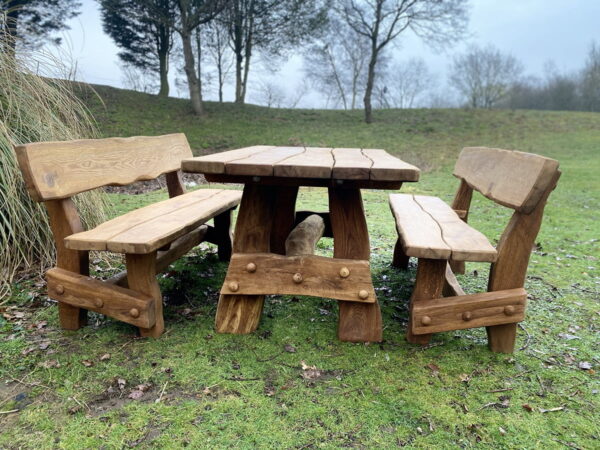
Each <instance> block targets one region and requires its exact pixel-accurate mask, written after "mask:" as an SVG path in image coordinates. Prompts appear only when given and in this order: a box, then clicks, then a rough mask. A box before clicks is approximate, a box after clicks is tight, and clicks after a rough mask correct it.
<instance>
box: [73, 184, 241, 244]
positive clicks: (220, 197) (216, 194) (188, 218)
mask: <svg viewBox="0 0 600 450" xmlns="http://www.w3.org/2000/svg"><path fill="white" fill-rule="evenodd" d="M241 195H242V194H241V192H239V191H234V190H225V189H199V190H197V191H194V192H190V193H188V194H184V195H179V196H177V197H173V198H170V199H168V200H164V201H161V202H158V203H154V204H152V205H148V206H145V207H143V208H140V209H137V210H134V211H131V212H129V213H126V214H124V215H122V216H119V217H116V218H114V219H112V220H109V221H108V222H105V223H103V224H101V225H99V226H97V227H96V228H94V229H92V230H89V231H84V232H81V233H76V234H73V235H71V236H69V237H67V238H66V239H65V245H66V247H67V248H70V249H73V250H108V251H112V252H116V253H138V254H145V253H150V252H153V251H155V250H157V249H159V248H161V247H162V246H164V245H165V244H168V243H170V242H172V241H174V240H175V239H177V238H179V237H180V236H183V235H184V234H186V233H188V232H190V231H192V230H193V229H194V228H197V227H198V226H199V225H201V224H203V223H205V222H207V221H208V220H210V219H212V218H213V217H214V216H216V215H218V214H221V213H223V212H225V211H227V210H228V209H230V208H233V207H235V206H237V205H238V204H239V202H240V199H241Z"/></svg>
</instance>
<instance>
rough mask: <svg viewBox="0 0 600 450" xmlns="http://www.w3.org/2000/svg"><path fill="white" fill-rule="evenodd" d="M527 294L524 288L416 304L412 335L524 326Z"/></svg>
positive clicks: (414, 306)
mask: <svg viewBox="0 0 600 450" xmlns="http://www.w3.org/2000/svg"><path fill="white" fill-rule="evenodd" d="M526 304H527V292H526V291H525V289H523V288H517V289H507V290H502V291H493V292H484V293H481V294H471V295H461V296H455V297H445V298H439V299H435V300H428V301H427V302H422V303H417V302H416V303H415V304H414V305H413V307H412V319H413V320H412V333H413V334H431V333H439V332H443V331H452V330H463V329H467V328H477V327H485V326H494V325H502V324H507V323H517V322H521V321H522V320H523V319H524V318H525V306H526Z"/></svg>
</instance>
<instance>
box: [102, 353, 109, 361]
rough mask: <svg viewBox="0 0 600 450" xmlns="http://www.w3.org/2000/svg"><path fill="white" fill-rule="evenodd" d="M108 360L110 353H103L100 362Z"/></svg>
mask: <svg viewBox="0 0 600 450" xmlns="http://www.w3.org/2000/svg"><path fill="white" fill-rule="evenodd" d="M109 359H110V353H105V354H104V355H102V356H101V357H100V361H108V360H109Z"/></svg>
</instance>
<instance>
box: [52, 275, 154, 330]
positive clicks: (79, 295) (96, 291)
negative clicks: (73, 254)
mask: <svg viewBox="0 0 600 450" xmlns="http://www.w3.org/2000/svg"><path fill="white" fill-rule="evenodd" d="M46 280H47V281H48V297H50V298H52V299H54V300H57V301H59V302H61V303H66V304H68V305H71V306H75V307H77V308H84V309H89V310H91V311H96V312H98V313H101V314H104V315H107V316H110V317H113V318H115V319H117V320H120V321H122V322H127V323H130V324H132V325H135V326H137V327H141V328H150V327H152V326H153V325H154V323H155V322H156V315H155V311H154V299H153V298H152V297H149V296H146V295H143V294H140V293H139V292H136V291H133V290H131V289H126V288H123V287H120V286H115V285H113V284H110V283H107V282H105V281H99V280H95V279H93V278H90V277H88V276H85V275H80V274H77V273H74V272H70V271H68V270H64V269H58V268H54V269H50V270H49V271H48V272H46ZM134 311H136V312H137V313H136V314H135V315H134V314H133V312H134Z"/></svg>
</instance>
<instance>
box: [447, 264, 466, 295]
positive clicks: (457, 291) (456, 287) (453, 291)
mask: <svg viewBox="0 0 600 450" xmlns="http://www.w3.org/2000/svg"><path fill="white" fill-rule="evenodd" d="M450 262H451V261H449V262H448V263H447V264H446V279H445V281H444V291H443V295H444V297H456V296H459V295H466V293H465V291H464V290H463V288H462V286H461V285H460V283H459V282H458V280H457V279H456V275H454V272H453V271H452V267H451V265H450Z"/></svg>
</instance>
